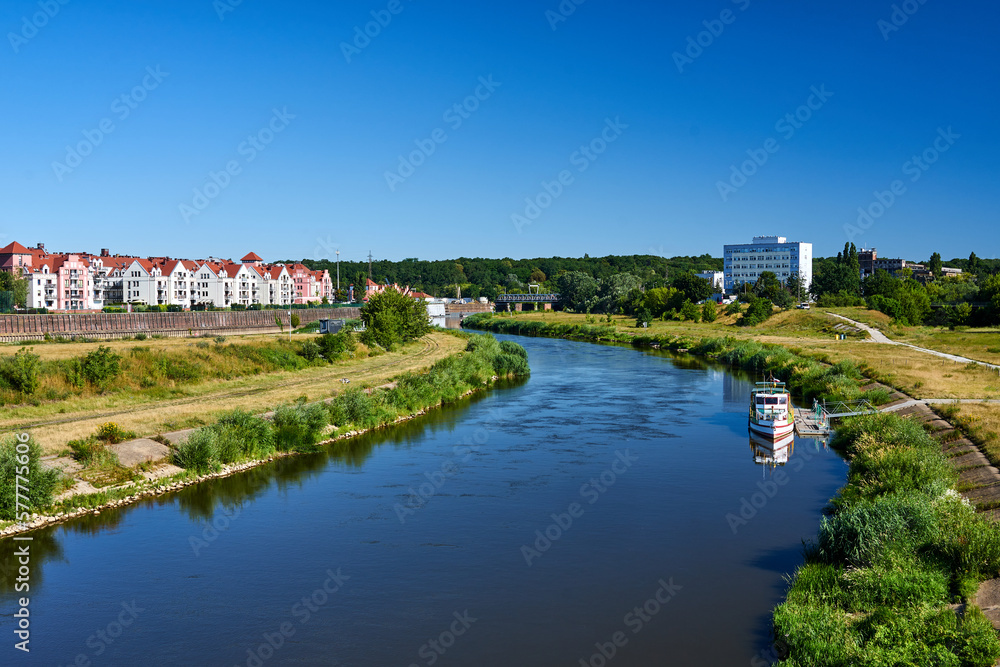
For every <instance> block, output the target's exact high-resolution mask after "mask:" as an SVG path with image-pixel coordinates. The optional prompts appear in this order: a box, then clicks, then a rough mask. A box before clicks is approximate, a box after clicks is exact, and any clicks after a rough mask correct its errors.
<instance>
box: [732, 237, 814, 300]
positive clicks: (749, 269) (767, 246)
mask: <svg viewBox="0 0 1000 667" xmlns="http://www.w3.org/2000/svg"><path fill="white" fill-rule="evenodd" d="M765 271H770V272H772V273H774V274H775V275H776V276H777V277H778V280H780V281H781V282H786V281H787V280H788V279H789V278H790V277H792V276H796V275H797V276H799V278H800V280H801V281H802V289H803V291H807V290H808V289H809V286H810V285H811V284H812V243H803V242H798V241H793V242H788V240H787V239H786V238H785V237H784V236H755V237H754V238H753V241H752V242H751V243H742V244H734V245H726V246H724V247H723V274H724V288H725V290H726V291H727V292H732V291H736V290H739V288H740V286H741V285H743V284H744V283H756V282H757V279H758V278H759V277H760V274H762V273H764V272H765Z"/></svg>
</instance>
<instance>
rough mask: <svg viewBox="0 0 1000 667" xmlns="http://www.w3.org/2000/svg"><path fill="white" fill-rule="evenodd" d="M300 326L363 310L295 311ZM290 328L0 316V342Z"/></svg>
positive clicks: (268, 315) (190, 318) (229, 320)
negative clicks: (46, 337) (50, 338)
mask: <svg viewBox="0 0 1000 667" xmlns="http://www.w3.org/2000/svg"><path fill="white" fill-rule="evenodd" d="M292 314H294V315H298V316H299V321H300V323H301V324H309V323H310V322H315V321H316V320H321V319H357V318H358V317H360V316H361V310H360V309H359V308H308V309H302V310H293V311H292ZM276 317H277V318H278V320H279V321H280V322H281V324H282V327H288V326H289V314H288V311H287V310H242V311H205V312H187V313H120V314H116V313H82V314H61V313H60V314H52V315H0V342H4V343H17V342H21V341H32V340H43V339H44V338H45V336H46V335H49V336H51V337H53V338H54V337H56V336H62V337H64V338H70V337H73V336H76V337H79V338H94V339H104V340H107V339H114V338H129V337H132V336H135V335H136V334H146V335H154V334H155V335H159V336H192V335H193V336H200V335H207V336H216V335H218V336H221V335H236V334H252V333H274V332H277V331H279V330H280V329H279V327H278V325H277V324H276V322H275V318H276Z"/></svg>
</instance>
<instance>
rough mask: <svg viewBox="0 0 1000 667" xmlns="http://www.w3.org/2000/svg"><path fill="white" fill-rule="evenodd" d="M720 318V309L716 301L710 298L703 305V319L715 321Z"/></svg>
mask: <svg viewBox="0 0 1000 667" xmlns="http://www.w3.org/2000/svg"><path fill="white" fill-rule="evenodd" d="M718 318H719V311H718V309H717V307H716V305H715V301H712V300H711V299H709V300H708V301H706V302H705V303H704V304H702V306H701V319H702V320H704V321H705V322H714V321H715V320H717V319H718Z"/></svg>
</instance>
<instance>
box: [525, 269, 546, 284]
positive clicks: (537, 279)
mask: <svg viewBox="0 0 1000 667" xmlns="http://www.w3.org/2000/svg"><path fill="white" fill-rule="evenodd" d="M528 279H529V280H530V281H531V282H532V283H537V284H539V285H541V284H542V283H544V282H545V281H546V277H545V272H544V271H542V270H541V269H538V268H536V269H533V270H532V271H531V276H530V277H529V278H528Z"/></svg>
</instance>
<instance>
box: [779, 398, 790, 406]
mask: <svg viewBox="0 0 1000 667" xmlns="http://www.w3.org/2000/svg"><path fill="white" fill-rule="evenodd" d="M778 405H788V397H787V396H782V397H780V398H779V399H778Z"/></svg>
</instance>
